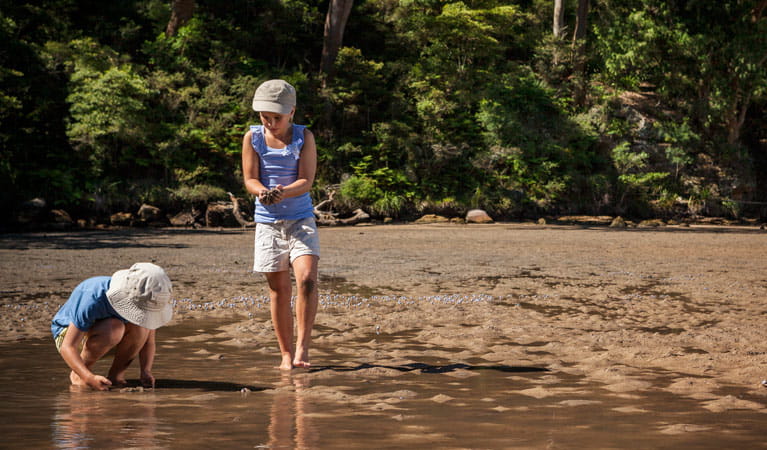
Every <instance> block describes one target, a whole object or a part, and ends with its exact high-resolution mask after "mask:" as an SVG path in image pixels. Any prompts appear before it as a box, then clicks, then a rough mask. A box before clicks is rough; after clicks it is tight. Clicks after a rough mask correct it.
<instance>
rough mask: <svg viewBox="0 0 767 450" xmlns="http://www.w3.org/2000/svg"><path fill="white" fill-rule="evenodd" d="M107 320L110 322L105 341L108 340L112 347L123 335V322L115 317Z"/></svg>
mask: <svg viewBox="0 0 767 450" xmlns="http://www.w3.org/2000/svg"><path fill="white" fill-rule="evenodd" d="M107 320H109V321H110V322H111V323H110V324H109V326H108V331H107V334H106V337H107V341H108V342H109V346H110V347H114V346H115V345H117V344H119V343H120V341H122V340H123V337H124V336H125V324H124V323H122V322H121V321H119V320H117V319H107Z"/></svg>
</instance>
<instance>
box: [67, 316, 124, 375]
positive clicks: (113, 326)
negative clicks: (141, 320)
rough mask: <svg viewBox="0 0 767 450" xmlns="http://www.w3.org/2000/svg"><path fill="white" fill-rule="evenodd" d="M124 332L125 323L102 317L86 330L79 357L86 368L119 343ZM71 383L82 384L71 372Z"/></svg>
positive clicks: (89, 367)
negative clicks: (102, 318) (85, 337)
mask: <svg viewBox="0 0 767 450" xmlns="http://www.w3.org/2000/svg"><path fill="white" fill-rule="evenodd" d="M124 333H125V325H124V324H123V323H122V321H120V320H118V319H104V320H99V321H97V322H96V323H95V324H94V325H93V328H91V329H90V330H89V331H88V334H87V335H86V336H87V339H86V341H85V345H83V349H82V351H81V352H80V357H81V358H82V359H83V362H84V363H85V366H86V367H87V368H88V370H90V369H91V367H93V365H94V364H96V361H98V360H99V359H101V358H102V357H104V355H106V354H107V352H109V350H111V349H112V348H113V347H114V346H116V345H117V344H119V343H120V341H121V340H122V338H123V334H124ZM69 379H70V380H71V381H72V384H75V385H81V384H84V383H83V381H82V380H80V377H79V376H78V375H77V374H76V373H74V371H73V372H71V373H70V374H69Z"/></svg>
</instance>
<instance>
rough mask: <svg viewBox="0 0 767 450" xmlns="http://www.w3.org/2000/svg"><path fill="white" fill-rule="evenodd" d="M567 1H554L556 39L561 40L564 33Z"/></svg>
mask: <svg viewBox="0 0 767 450" xmlns="http://www.w3.org/2000/svg"><path fill="white" fill-rule="evenodd" d="M564 2H565V0H554V26H553V31H554V38H556V39H559V38H561V37H562V34H563V33H564V30H563V28H564V26H565V5H564Z"/></svg>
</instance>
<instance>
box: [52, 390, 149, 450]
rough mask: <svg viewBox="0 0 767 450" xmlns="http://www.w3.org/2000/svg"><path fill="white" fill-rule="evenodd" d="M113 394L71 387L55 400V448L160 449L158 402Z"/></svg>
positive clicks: (143, 396) (147, 396)
mask: <svg viewBox="0 0 767 450" xmlns="http://www.w3.org/2000/svg"><path fill="white" fill-rule="evenodd" d="M117 395H119V394H116V393H114V392H104V393H101V392H93V391H91V390H89V389H88V390H86V389H83V388H80V387H77V386H71V387H70V389H69V391H68V392H62V393H60V394H59V395H58V396H57V397H56V402H55V408H54V414H53V421H52V422H53V423H52V432H53V436H52V438H53V439H52V440H53V445H54V447H55V448H61V449H83V448H118V447H119V448H158V447H162V446H163V443H162V442H161V440H160V437H161V436H162V433H159V432H158V421H157V415H156V406H157V404H156V401H157V400H156V399H155V396H154V395H142V396H141V399H140V401H139V402H136V401H134V400H130V399H125V398H120V397H117Z"/></svg>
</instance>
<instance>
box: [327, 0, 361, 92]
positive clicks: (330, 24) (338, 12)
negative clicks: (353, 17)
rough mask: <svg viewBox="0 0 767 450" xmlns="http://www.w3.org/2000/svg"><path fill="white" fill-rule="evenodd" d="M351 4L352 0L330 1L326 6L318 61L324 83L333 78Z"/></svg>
mask: <svg viewBox="0 0 767 450" xmlns="http://www.w3.org/2000/svg"><path fill="white" fill-rule="evenodd" d="M353 3H354V0H330V3H329V4H328V14H327V16H325V34H324V37H323V43H322V60H321V61H320V73H322V74H324V75H325V77H324V83H327V82H328V81H329V80H330V79H332V78H333V75H334V72H335V69H334V64H335V62H336V57H337V56H338V51H339V50H340V49H341V43H342V42H343V38H344V29H345V28H346V21H347V20H348V19H349V14H350V13H351V11H352V4H353Z"/></svg>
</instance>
